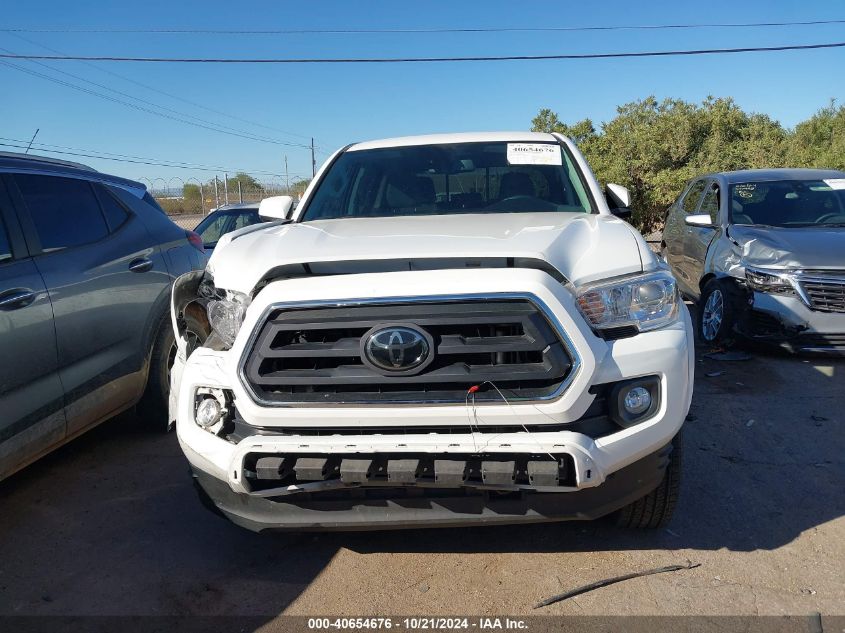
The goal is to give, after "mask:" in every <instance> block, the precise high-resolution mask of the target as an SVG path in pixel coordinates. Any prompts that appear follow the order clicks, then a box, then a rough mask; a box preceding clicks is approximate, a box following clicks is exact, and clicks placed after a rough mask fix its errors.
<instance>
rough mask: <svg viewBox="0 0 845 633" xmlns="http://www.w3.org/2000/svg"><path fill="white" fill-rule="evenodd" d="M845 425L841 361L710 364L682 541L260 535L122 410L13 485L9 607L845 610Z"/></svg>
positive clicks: (2, 540)
mask: <svg viewBox="0 0 845 633" xmlns="http://www.w3.org/2000/svg"><path fill="white" fill-rule="evenodd" d="M719 372H723V373H719ZM716 373H719V374H718V375H713V374H716ZM843 422H845V361H842V360H833V359H824V358H812V359H809V358H798V357H792V356H786V355H782V354H756V353H755V354H754V355H753V358H752V359H751V360H748V361H745V362H719V361H715V360H709V359H702V360H701V361H700V362H698V363H697V376H696V390H695V398H694V402H693V408H692V411H691V416H690V421H689V422H688V423H687V425H686V426H685V437H684V447H685V459H686V461H685V465H684V473H683V476H684V481H683V484H682V496H681V501H680V504H679V507H678V509H677V512H676V515H675V519H674V521H673V523H672V524H671V526H670V528H669V529H667V530H661V531H657V532H625V531H620V530H617V529H615V528H613V527H611V526H610V525H608V524H607V523H603V522H598V523H567V524H548V525H534V526H521V527H519V526H516V527H489V528H466V529H444V530H428V531H404V532H392V533H351V534H343V533H330V534H325V533H324V534H301V535H259V534H253V533H250V532H247V531H244V530H242V529H240V528H237V527H235V526H234V525H231V524H229V523H228V522H226V521H224V520H223V519H220V518H218V517H216V516H213V515H212V514H210V513H208V512H207V511H206V510H205V509H203V508H202V507H201V506H200V504H199V502H198V501H197V499H196V497H195V494H194V492H193V489H192V487H191V484H190V479H189V476H188V470H187V464H186V462H185V461H184V458H183V457H182V455H181V452H180V450H179V447H178V444H177V441H176V438H175V436H173V435H172V434H171V435H169V436H164V435H153V434H149V433H147V432H145V431H143V430H141V429H140V427H139V425H138V421H137V420H136V419H135V418H133V417H132V416H131V415H124V416H121V417H120V418H117V419H115V420H113V421H111V422H109V423H107V424H105V425H103V426H102V427H100V428H98V429H96V430H95V431H93V432H91V433H89V434H88V435H87V436H84V437H82V438H80V439H78V440H76V441H74V442H73V443H71V444H69V445H68V446H65V447H64V448H62V449H61V450H59V451H57V452H56V453H54V454H52V455H51V456H49V457H47V458H45V459H43V460H41V461H40V462H38V463H37V464H35V465H33V466H31V467H30V468H28V469H26V470H25V471H23V472H21V473H19V474H17V475H16V476H14V477H12V478H10V479H8V480H6V481H5V482H3V483H2V484H0V615H10V614H52V615H59V614H61V615H91V614H101V615H130V614H131V615H142V614H157V615H166V614H195V613H196V614H199V613H201V614H205V615H213V614H239V615H256V616H262V617H266V618H267V619H268V620H270V619H272V618H273V617H274V616H276V615H279V614H321V615H322V614H331V615H352V614H354V615H387V614H421V615H437V614H466V615H471V614H525V615H528V614H538V613H542V614H577V615H583V614H620V615H621V614H706V615H717V614H732V615H738V614H796V615H798V614H809V613H813V612H820V613H822V614H825V615H833V614H843V612H845V607H843V605H845V583H843V578H845V576H843V571H842V570H843V568H844V567H845V565H844V564H843V563H845V517H843V514H845V494H843V490H845V468H843V463H844V462H843V453H845V434H843ZM687 560H690V561H693V562H696V563H700V564H701V566H700V567H698V568H696V569H692V570H689V571H679V572H674V573H669V574H662V575H656V576H651V577H648V578H638V579H635V580H631V581H629V582H625V583H620V584H617V585H614V586H612V587H607V588H603V589H600V590H597V591H594V592H591V593H588V594H585V595H582V596H579V597H577V598H575V599H572V600H568V601H566V602H563V603H558V604H556V605H552V606H550V607H547V608H545V609H543V610H541V611H533V610H532V606H533V605H534V603H536V602H537V601H538V600H540V599H542V598H545V597H547V596H549V595H552V594H556V593H559V592H561V591H564V590H566V589H568V588H572V587H575V586H577V585H581V584H584V583H588V582H592V581H594V580H598V579H601V578H604V577H608V576H615V575H619V574H623V573H627V572H630V571H634V570H639V569H646V568H651V567H658V566H663V565H669V564H675V563H685V562H686V561H687Z"/></svg>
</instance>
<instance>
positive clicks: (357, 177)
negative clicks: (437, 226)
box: [300, 142, 592, 222]
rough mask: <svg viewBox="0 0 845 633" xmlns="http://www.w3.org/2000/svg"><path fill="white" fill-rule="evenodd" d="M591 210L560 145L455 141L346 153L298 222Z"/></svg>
mask: <svg viewBox="0 0 845 633" xmlns="http://www.w3.org/2000/svg"><path fill="white" fill-rule="evenodd" d="M591 211H592V206H591V203H590V198H589V196H588V195H587V192H586V186H585V184H584V181H583V179H582V177H581V175H580V173H579V171H578V168H577V167H576V165H575V163H574V161H573V160H572V157H571V156H570V154H569V152H568V151H567V150H566V148H564V147H562V146H561V145H559V144H557V143H516V142H514V143H507V142H487V143H457V144H444V145H414V146H409V147H389V148H383V149H370V150H359V151H355V150H353V151H348V152H344V153H343V154H341V155H340V157H338V159H337V160H336V161H335V162H334V163H333V164H332V165H331V167H330V168H329V171H328V173H327V174H326V176H325V177H324V178H323V179H322V181H321V182H320V184H319V186H318V188H317V191H316V192H315V194H314V196H313V198H312V199H311V201H310V203H309V204H308V206H307V208H306V209H305V211H304V215H303V216H302V217H301V218H300V221H305V222H307V221H310V220H325V219H330V218H360V217H385V216H407V215H411V216H416V215H438V214H452V213H515V212H577V213H590V212H591Z"/></svg>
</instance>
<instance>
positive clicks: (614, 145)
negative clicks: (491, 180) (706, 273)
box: [531, 96, 845, 232]
mask: <svg viewBox="0 0 845 633" xmlns="http://www.w3.org/2000/svg"><path fill="white" fill-rule="evenodd" d="M531 123H532V129H533V130H535V131H544V132H559V133H561V134H565V135H567V136H569V137H570V138H572V139H573V141H575V143H576V144H577V145H578V147H579V149H580V150H581V151H582V152H583V153H584V155H585V157H586V158H587V160H588V162H589V163H590V165H591V166H592V168H593V170H594V171H595V173H596V176H597V177H598V179H599V180H600V181H601V182H602V183H605V184H606V183H608V182H615V183H618V184H620V185H624V186H626V187H628V189H629V190H630V191H631V197H632V206H633V209H634V218H633V221H634V223H635V224H636V225H637V226H638V228H640V230H642V231H644V232H649V231H652V230H654V229H656V228H660V225H661V223H662V220H663V217H664V215H665V211H666V208H667V207H668V206H669V205H670V204H671V203H672V201H673V200H674V199H675V198H676V197H677V196H678V195H679V194H680V193H681V191H682V190H683V187H684V184H685V183H686V182H687V181H688V180H689V179H690V178H693V177H694V176H696V175H699V174H702V173H706V172H711V171H727V170H735V169H748V168H761V167H780V166H786V165H788V164H790V163H791V164H793V165H794V166H805V165H806V166H830V167H839V168H841V167H843V162H845V108H835V107H834V104H831V105H830V106H829V107H828V108H824V109H822V110H820V111H819V112H818V113H817V114H816V115H815V116H814V117H813V118H811V119H810V120H808V121H806V122H804V123H801V124H799V125H798V126H797V128H796V130H795V132H794V133H792V132H789V131H788V130H785V129H784V128H783V127H782V126H781V125H780V124H779V123H778V122H777V121H774V120H772V119H771V118H769V117H768V116H766V115H764V114H748V113H746V112H744V111H743V110H742V108H740V107H739V106H738V105H737V104H736V102H734V100H733V99H731V98H717V97H707V98H706V99H705V100H704V101H702V102H701V103H700V104H696V103H690V102H687V101H682V100H680V99H665V100H663V101H658V100H657V99H656V98H655V97H653V96H651V97H647V98H645V99H642V100H639V101H633V102H630V103H626V104H624V105H621V106H619V107H618V108H617V109H616V116H614V117H613V119H611V120H610V121H607V122H605V123H603V124H602V125H601V130H600V131H599V132H597V131H596V130H595V127H594V126H593V123H592V122H591V121H590V120H589V119H585V120H583V121H579V122H577V123H575V124H573V125H568V124H567V123H565V122H563V121H561V120H560V118H559V116H558V115H557V113H555V112H553V111H552V110H550V109H548V108H544V109H542V110H540V112H539V113H538V114H537V116H536V117H534V119H533V120H532V122H531Z"/></svg>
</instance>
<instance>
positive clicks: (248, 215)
mask: <svg viewBox="0 0 845 633" xmlns="http://www.w3.org/2000/svg"><path fill="white" fill-rule="evenodd" d="M259 222H261V218H260V217H259V216H258V211H256V210H246V209H245V210H243V211H229V212H218V213H212V214H211V215H209V216H208V217H207V218H205V219H204V220H203V221H202V222H200V223H199V224H198V225H197V227H196V228H195V229H194V231H195V232H196V233H198V234H199V236H200V237H201V238H202V241H203V243H204V244H205V245H206V246H213V245H214V244H216V243H217V241H218V240H219V239H220V238H221V237H223V236H224V235H225V234H226V233H231V232H232V231H236V230H238V229H242V228H244V227H245V226H251V225H253V224H258V223H259Z"/></svg>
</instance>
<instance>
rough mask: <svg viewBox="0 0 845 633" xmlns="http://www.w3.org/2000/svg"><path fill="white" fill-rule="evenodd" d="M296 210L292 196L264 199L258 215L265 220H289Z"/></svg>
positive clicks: (259, 206)
mask: <svg viewBox="0 0 845 633" xmlns="http://www.w3.org/2000/svg"><path fill="white" fill-rule="evenodd" d="M293 209H294V204H293V198H291V197H290V196H273V197H271V198H264V199H263V200H262V201H261V203H260V204H259V205H258V215H259V216H260V217H261V218H262V219H264V220H287V219H289V217H290V214H291V211H293Z"/></svg>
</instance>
